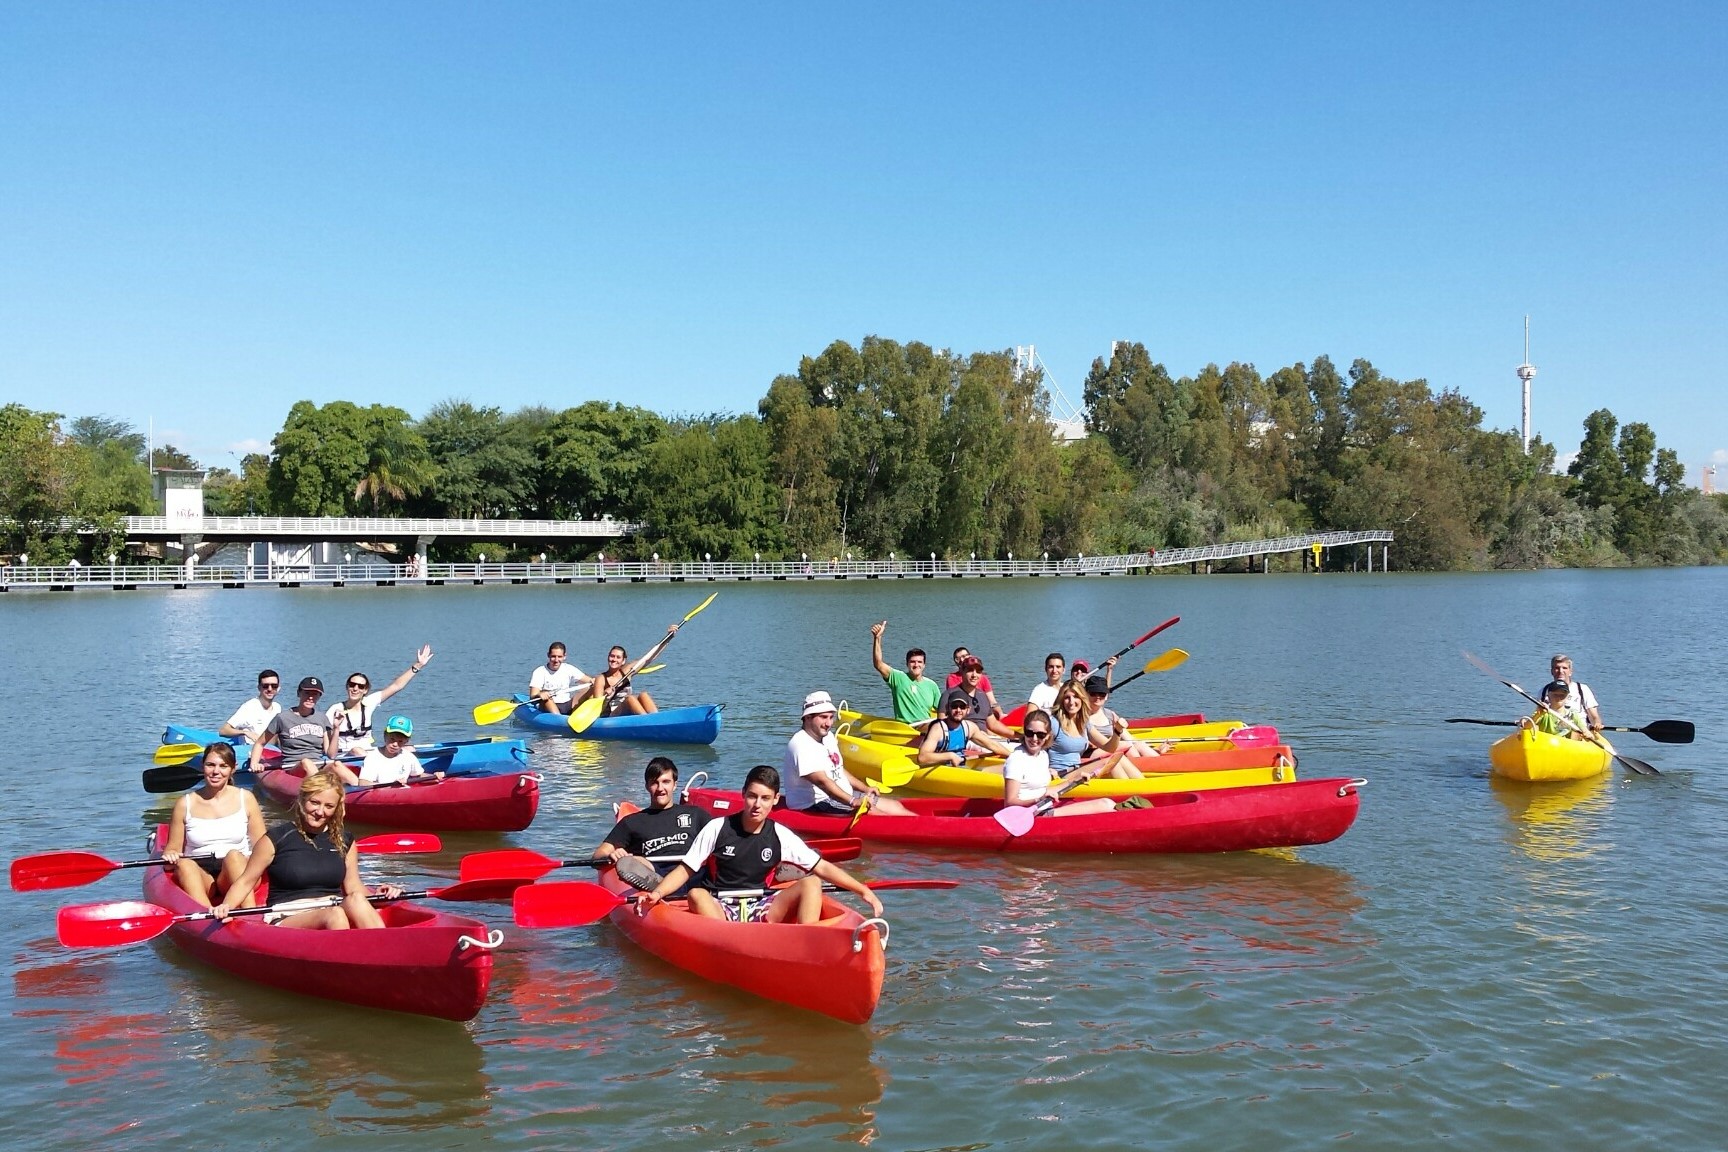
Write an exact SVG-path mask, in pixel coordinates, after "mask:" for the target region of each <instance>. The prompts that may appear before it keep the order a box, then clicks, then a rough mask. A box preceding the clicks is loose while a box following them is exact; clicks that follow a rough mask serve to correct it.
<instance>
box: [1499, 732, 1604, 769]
mask: <svg viewBox="0 0 1728 1152" xmlns="http://www.w3.org/2000/svg"><path fill="white" fill-rule="evenodd" d="M1597 739H1598V740H1600V741H1601V743H1600V744H1597V743H1592V742H1591V741H1588V740H1574V739H1573V738H1572V737H1570V736H1557V735H1554V734H1553V733H1550V732H1540V731H1537V730H1536V729H1534V728H1520V729H1519V730H1518V731H1516V732H1513V733H1512V734H1511V735H1509V736H1507V737H1506V738H1505V739H1503V740H1496V741H1495V742H1494V743H1493V745H1492V746H1491V747H1489V749H1488V762H1489V763H1490V764H1491V765H1493V767H1494V772H1495V774H1496V775H1499V776H1504V777H1506V778H1507V779H1508V780H1584V779H1588V778H1589V777H1591V776H1596V775H1599V774H1601V773H1603V772H1606V771H1608V765H1609V764H1611V763H1612V762H1613V759H1614V749H1613V748H1612V747H1611V746H1610V745H1609V743H1608V741H1607V739H1606V738H1604V737H1601V736H1598V737H1597Z"/></svg>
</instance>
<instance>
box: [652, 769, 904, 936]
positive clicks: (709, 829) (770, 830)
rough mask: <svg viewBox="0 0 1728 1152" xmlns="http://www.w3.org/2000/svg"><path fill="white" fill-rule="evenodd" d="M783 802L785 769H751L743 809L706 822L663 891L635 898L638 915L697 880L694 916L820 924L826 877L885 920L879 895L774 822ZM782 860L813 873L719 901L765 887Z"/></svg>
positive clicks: (693, 890)
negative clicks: (724, 895) (760, 893)
mask: <svg viewBox="0 0 1728 1152" xmlns="http://www.w3.org/2000/svg"><path fill="white" fill-rule="evenodd" d="M779 802H780V773H779V771H778V770H777V769H775V768H772V767H770V766H769V765H767V764H758V765H756V767H754V768H752V769H750V772H749V774H748V775H746V776H745V777H744V810H743V811H742V812H739V813H737V814H735V815H732V816H721V817H718V818H717V819H714V820H710V821H709V822H708V823H707V824H705V825H703V827H702V830H701V831H700V832H698V833H696V839H695V840H694V841H693V842H692V843H691V845H690V850H689V851H688V852H686V853H685V854H684V858H683V859H682V860H680V861H679V862H678V863H677V864H676V865H674V866H673V868H672V871H671V872H669V873H667V875H666V878H665V879H664V880H662V881H660V884H659V886H658V887H656V888H655V889H654V891H652V892H644V893H643V894H642V895H640V896H638V897H637V898H636V911H637V912H638V913H639V914H641V915H644V916H645V915H647V914H648V910H649V909H651V908H653V907H654V905H656V904H658V903H660V901H662V900H664V899H666V897H667V896H669V895H671V894H672V893H674V892H676V891H677V890H678V889H679V888H680V887H682V886H683V884H684V882H685V881H686V880H689V879H690V878H691V877H692V876H695V877H697V878H698V879H697V884H698V886H697V887H692V888H691V889H690V911H691V912H693V913H695V914H696V915H698V916H707V917H709V918H711V919H715V920H738V921H747V922H760V923H768V924H781V923H785V922H786V921H788V920H790V921H794V922H796V923H799V924H814V923H816V921H818V920H820V919H821V918H822V882H823V881H824V880H826V881H827V882H828V883H830V884H837V885H839V886H840V887H842V888H844V889H846V891H848V892H851V893H853V894H855V895H857V896H860V897H862V898H863V899H864V900H865V902H867V903H868V904H869V905H870V914H871V915H872V916H880V915H882V901H881V900H878V899H877V898H876V893H874V892H872V891H870V889H869V888H867V887H866V886H865V885H864V884H863V883H861V882H860V881H858V880H855V879H853V878H852V877H851V876H850V875H848V874H847V873H846V871H845V870H844V869H842V868H838V867H836V866H835V865H833V864H830V863H829V862H828V861H826V860H824V859H822V857H821V856H819V855H818V854H817V853H816V850H815V849H814V848H811V847H810V846H809V845H808V844H806V843H804V841H803V840H802V839H801V838H800V837H799V836H798V834H797V833H796V832H792V831H790V830H788V829H786V828H783V827H782V826H780V825H779V824H776V823H775V822H774V821H773V820H771V819H769V817H768V814H769V813H770V812H772V811H773V810H774V805H776V804H778V803H779ZM782 861H784V862H786V863H787V864H791V865H793V866H794V867H797V868H802V869H803V870H804V871H805V872H807V873H808V875H807V876H805V877H804V878H803V879H802V880H799V881H797V882H796V883H794V884H790V885H788V886H787V887H785V888H782V889H780V890H778V891H776V892H773V893H771V894H769V895H766V896H764V897H760V898H757V899H753V900H744V901H734V900H726V901H722V900H721V899H719V898H718V897H717V896H715V893H717V892H727V891H731V890H735V889H753V888H766V887H767V886H768V882H769V881H770V880H772V879H773V876H774V869H775V868H776V867H778V866H779V865H780V863H781V862H782Z"/></svg>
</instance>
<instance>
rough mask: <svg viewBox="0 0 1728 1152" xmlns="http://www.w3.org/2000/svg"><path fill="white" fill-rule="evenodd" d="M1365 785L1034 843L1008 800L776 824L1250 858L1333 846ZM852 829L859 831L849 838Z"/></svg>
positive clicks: (1219, 792)
mask: <svg viewBox="0 0 1728 1152" xmlns="http://www.w3.org/2000/svg"><path fill="white" fill-rule="evenodd" d="M1362 783H1364V782H1363V781H1361V780H1349V779H1344V778H1337V779H1332V780H1292V781H1289V782H1287V783H1283V784H1257V785H1253V786H1251V787H1247V788H1218V789H1212V790H1208V791H1204V792H1161V793H1154V794H1151V795H1147V796H1144V797H1142V799H1144V800H1146V801H1148V802H1150V804H1151V805H1152V806H1151V807H1150V808H1120V809H1117V810H1116V811H1114V812H1101V813H1098V814H1096V815H1091V816H1041V817H1039V818H1038V819H1037V820H1036V821H1034V822H1033V825H1032V830H1031V831H1029V832H1027V833H1026V834H1025V835H1024V836H1012V835H1010V834H1009V833H1008V832H1007V830H1006V829H1004V828H1003V827H1002V826H1001V825H1000V824H998V823H997V822H996V821H995V820H993V819H991V817H992V816H993V815H994V814H995V813H996V810H997V809H999V808H1000V807H1002V802H1001V801H1000V800H977V799H972V800H967V799H961V798H957V797H934V798H931V799H906V800H902V801H901V803H903V804H905V805H906V806H907V807H908V808H910V809H912V810H913V811H914V812H916V813H918V815H917V816H916V817H910V816H868V815H867V816H864V817H863V818H861V819H859V820H858V821H857V823H856V824H854V823H853V820H852V816H851V814H850V813H842V814H838V815H832V816H830V815H813V814H811V813H808V812H793V811H791V810H789V809H786V808H777V809H775V810H774V819H775V820H777V821H779V822H780V823H781V824H784V825H785V826H786V827H788V828H790V829H792V830H793V831H794V832H797V833H798V834H799V835H800V836H839V835H847V836H858V837H861V838H863V839H865V840H875V841H879V842H881V843H884V844H906V845H911V846H914V847H920V848H969V849H973V850H976V851H984V852H1243V851H1247V850H1249V849H1253V848H1288V847H1292V846H1294V845H1297V844H1324V843H1326V842H1327V841H1328V840H1336V839H1337V838H1338V837H1339V836H1342V835H1343V834H1344V831H1345V829H1347V828H1349V827H1350V825H1351V823H1352V822H1353V821H1354V820H1355V819H1356V810H1357V807H1358V803H1359V801H1358V798H1357V795H1356V790H1357V788H1358V787H1359V786H1360V785H1361V784H1362ZM690 802H691V803H693V804H698V805H700V806H702V807H704V808H706V809H708V810H709V811H710V812H712V813H714V814H715V815H717V816H725V815H728V814H730V813H733V812H737V811H738V810H739V808H740V805H741V803H742V800H741V798H740V797H739V795H738V793H736V792H717V791H712V790H709V789H700V790H698V791H696V792H694V793H692V794H691V796H690ZM849 826H850V828H851V831H847V828H848V827H849Z"/></svg>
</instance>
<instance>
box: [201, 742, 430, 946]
mask: <svg viewBox="0 0 1728 1152" xmlns="http://www.w3.org/2000/svg"><path fill="white" fill-rule="evenodd" d="M342 812H343V800H342V782H341V781H340V780H338V779H337V778H336V777H335V776H334V775H333V774H331V773H329V772H314V773H313V774H312V775H310V776H308V777H306V779H304V780H302V781H301V782H300V795H299V796H298V797H297V798H296V799H295V801H294V807H293V809H292V811H291V813H290V815H291V816H292V819H291V820H289V822H288V823H286V824H279V825H277V826H276V827H274V828H272V829H270V831H269V832H267V833H265V834H264V835H263V836H261V837H259V838H258V841H257V842H256V843H255V844H253V845H252V859H251V862H250V863H248V864H247V865H246V871H245V872H244V873H243V874H242V875H241V876H240V879H238V880H237V881H235V882H234V885H233V886H232V887H230V888H229V889H228V895H227V896H225V897H223V900H222V903H220V904H218V905H216V907H215V908H214V909H213V911H214V912H215V913H216V916H217V918H218V919H222V918H225V917H226V916H227V915H228V913H230V912H232V911H233V910H234V909H236V908H239V907H241V906H242V905H241V902H242V901H243V900H245V899H246V898H247V897H248V896H250V895H251V894H252V890H253V889H254V888H256V887H257V886H258V881H259V880H260V879H268V880H269V881H270V902H271V904H283V903H286V902H288V901H291V900H305V899H315V898H319V897H329V896H341V897H342V902H341V903H340V904H332V905H325V906H323V907H319V908H307V909H305V910H303V911H296V912H289V913H287V914H286V915H281V916H271V917H267V919H268V920H269V922H270V923H272V924H280V925H282V926H283V927H285V928H329V929H338V928H382V927H384V919H383V917H381V916H379V915H378V909H376V908H374V907H372V903H371V901H370V900H369V899H368V898H367V897H368V892H367V890H366V885H364V884H362V883H361V882H360V867H359V859H360V854H359V850H358V849H356V848H355V847H354V844H353V842H352V841H351V840H349V839H348V838H347V837H346V836H345V835H344V834H343V831H342ZM380 894H381V895H384V896H386V897H390V898H392V899H394V898H395V897H397V896H400V895H401V894H402V890H401V889H400V888H397V887H396V886H395V885H393V884H386V885H384V886H383V887H382V888H381V889H380Z"/></svg>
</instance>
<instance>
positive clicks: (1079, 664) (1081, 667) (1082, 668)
mask: <svg viewBox="0 0 1728 1152" xmlns="http://www.w3.org/2000/svg"><path fill="white" fill-rule="evenodd" d="M1069 667H1071V668H1073V669H1074V674H1075V675H1076V676H1078V675H1079V674H1080V673H1082V672H1090V671H1092V665H1090V664H1088V663H1086V661H1084V660H1076V661H1074V663H1073V664H1071V665H1069Z"/></svg>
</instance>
